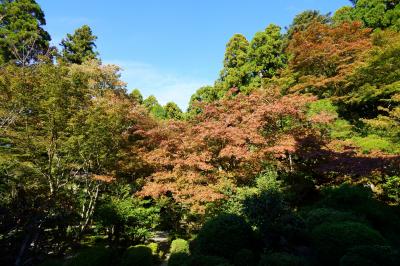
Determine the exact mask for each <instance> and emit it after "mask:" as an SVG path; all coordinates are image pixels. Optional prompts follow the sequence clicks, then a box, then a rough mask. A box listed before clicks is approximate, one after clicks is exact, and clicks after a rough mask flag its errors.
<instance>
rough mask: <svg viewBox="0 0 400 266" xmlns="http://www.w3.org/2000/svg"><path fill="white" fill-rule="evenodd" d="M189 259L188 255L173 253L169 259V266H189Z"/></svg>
mask: <svg viewBox="0 0 400 266" xmlns="http://www.w3.org/2000/svg"><path fill="white" fill-rule="evenodd" d="M189 258H190V257H189V255H188V254H186V253H172V254H171V256H170V257H169V259H168V266H189Z"/></svg>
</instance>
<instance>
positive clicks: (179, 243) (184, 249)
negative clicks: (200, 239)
mask: <svg viewBox="0 0 400 266" xmlns="http://www.w3.org/2000/svg"><path fill="white" fill-rule="evenodd" d="M170 253H171V254H174V253H185V254H189V243H188V242H187V241H186V240H184V239H175V240H174V241H172V243H171V249H170Z"/></svg>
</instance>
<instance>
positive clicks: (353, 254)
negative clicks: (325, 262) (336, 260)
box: [340, 245, 400, 266]
mask: <svg viewBox="0 0 400 266" xmlns="http://www.w3.org/2000/svg"><path fill="white" fill-rule="evenodd" d="M399 263H400V254H399V252H398V251H396V250H394V249H393V248H392V247H389V246H372V245H368V246H367V245H365V246H357V247H354V248H351V249H350V250H349V251H348V252H347V254H346V255H344V256H343V257H342V258H341V259H340V266H369V265H371V266H372V265H387V266H395V265H399Z"/></svg>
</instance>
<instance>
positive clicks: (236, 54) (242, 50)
mask: <svg viewBox="0 0 400 266" xmlns="http://www.w3.org/2000/svg"><path fill="white" fill-rule="evenodd" d="M248 49H249V42H248V41H247V39H246V37H244V36H243V35H242V34H235V35H234V36H233V37H232V38H231V39H230V40H229V42H228V43H227V45H226V50H225V57H224V68H223V69H222V70H221V73H220V81H221V82H222V87H223V91H224V92H226V91H228V90H229V89H231V88H234V87H236V88H239V87H241V86H242V85H244V84H246V82H247V81H246V79H247V75H246V74H247V73H246V71H245V69H244V66H245V64H246V63H247V60H248V59H247V58H248V54H247V53H248ZM207 98H208V97H207Z"/></svg>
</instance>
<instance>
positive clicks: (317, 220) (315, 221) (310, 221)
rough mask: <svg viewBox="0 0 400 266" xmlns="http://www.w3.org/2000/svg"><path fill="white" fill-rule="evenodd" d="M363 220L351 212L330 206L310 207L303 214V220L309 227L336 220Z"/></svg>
mask: <svg viewBox="0 0 400 266" xmlns="http://www.w3.org/2000/svg"><path fill="white" fill-rule="evenodd" d="M345 221H353V222H363V219H361V218H358V217H356V216H355V215H354V214H352V213H351V212H343V211H338V210H334V209H330V208H318V209H312V210H311V211H309V212H307V213H306V215H305V222H306V224H307V226H308V227H309V228H314V227H316V226H317V225H320V224H323V223H327V222H329V223H337V222H345Z"/></svg>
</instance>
